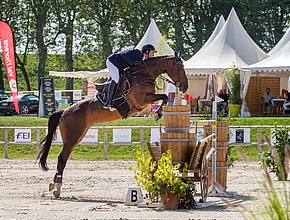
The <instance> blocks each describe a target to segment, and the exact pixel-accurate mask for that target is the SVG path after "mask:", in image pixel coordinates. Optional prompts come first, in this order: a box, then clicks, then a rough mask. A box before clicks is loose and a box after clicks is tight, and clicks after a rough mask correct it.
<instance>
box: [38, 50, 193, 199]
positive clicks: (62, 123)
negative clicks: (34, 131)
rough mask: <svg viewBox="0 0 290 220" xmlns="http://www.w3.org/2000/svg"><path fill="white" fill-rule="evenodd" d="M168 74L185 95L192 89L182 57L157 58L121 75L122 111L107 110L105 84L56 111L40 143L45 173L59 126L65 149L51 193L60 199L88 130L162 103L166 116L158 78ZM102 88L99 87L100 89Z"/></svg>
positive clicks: (118, 98) (117, 104)
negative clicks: (69, 165) (67, 171)
mask: <svg viewBox="0 0 290 220" xmlns="http://www.w3.org/2000/svg"><path fill="white" fill-rule="evenodd" d="M162 73H167V75H168V76H169V77H170V78H171V80H172V81H170V80H169V81H170V82H171V83H173V84H174V85H176V86H177V87H178V88H179V90H180V91H181V92H183V93H185V92H186V91H187V89H188V79H187V77H186V74H185V70H184V67H183V63H182V60H181V58H180V55H179V54H176V53H175V56H160V57H153V58H149V59H146V60H144V61H142V63H141V65H140V64H138V65H134V66H132V67H130V68H129V69H126V70H124V73H123V74H120V75H121V76H120V83H119V85H118V87H119V88H118V90H117V91H116V92H115V93H116V95H115V96H116V97H115V98H114V105H115V107H117V109H118V110H116V111H110V110H109V109H104V108H103V104H104V101H105V94H106V92H105V87H106V86H105V85H102V86H101V89H100V88H99V89H98V90H102V92H98V93H97V96H96V97H95V98H93V99H86V100H82V101H79V102H77V103H75V104H74V105H72V106H70V107H68V108H67V109H64V110H60V111H55V112H54V113H52V114H51V115H50V117H49V120H48V133H47V135H46V137H45V138H44V139H43V140H42V141H41V142H40V144H39V149H40V151H39V154H38V156H37V160H38V164H39V166H40V167H41V168H42V170H44V171H47V170H49V168H48V166H47V157H48V153H49V150H50V147H51V143H52V140H53V135H54V133H55V131H56V129H57V126H59V129H60V133H61V137H62V141H63V148H62V151H61V152H60V154H59V156H58V162H57V172H56V174H55V176H54V178H53V183H50V184H49V190H50V191H52V190H53V189H55V190H54V192H53V194H54V196H55V197H56V198H58V197H59V196H60V190H61V185H62V178H63V171H64V168H65V166H66V163H67V160H68V158H69V156H70V155H71V153H72V151H73V149H74V148H75V147H76V145H77V144H78V143H80V142H81V140H82V139H83V137H84V136H85V134H86V132H87V130H88V129H89V128H90V127H91V126H92V125H94V124H98V123H104V122H109V121H114V120H119V119H122V118H123V119H124V118H125V119H126V118H128V117H130V116H132V115H134V114H136V113H137V112H140V111H141V110H142V109H144V108H145V107H146V106H147V105H149V104H151V103H154V102H156V101H158V100H162V104H161V105H160V107H159V109H158V110H157V112H156V113H155V114H157V116H155V118H156V120H158V119H159V118H160V117H162V106H163V105H166V104H167V102H168V97H167V95H166V94H155V87H156V85H155V84H156V82H155V80H156V79H157V77H162V76H160V75H161V74H162ZM96 87H98V86H96Z"/></svg>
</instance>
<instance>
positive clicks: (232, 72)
mask: <svg viewBox="0 0 290 220" xmlns="http://www.w3.org/2000/svg"><path fill="white" fill-rule="evenodd" d="M225 76H226V79H227V82H228V84H229V86H230V87H231V95H230V98H229V109H230V116H231V117H238V114H239V112H240V108H241V105H242V98H241V80H240V75H239V74H238V73H237V67H236V66H233V68H230V69H225Z"/></svg>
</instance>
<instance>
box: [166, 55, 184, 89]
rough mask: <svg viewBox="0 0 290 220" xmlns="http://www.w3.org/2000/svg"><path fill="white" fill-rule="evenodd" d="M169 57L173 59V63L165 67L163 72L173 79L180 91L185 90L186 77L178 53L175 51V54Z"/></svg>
mask: <svg viewBox="0 0 290 220" xmlns="http://www.w3.org/2000/svg"><path fill="white" fill-rule="evenodd" d="M171 59H172V60H173V64H172V65H171V66H170V67H169V68H167V69H166V70H165V72H166V73H167V74H168V76H169V77H170V78H171V79H172V80H173V81H174V83H175V86H176V87H178V88H179V90H180V91H181V92H186V91H187V89H188V79H187V77H186V73H185V70H184V68H183V62H182V60H181V58H180V53H176V52H175V56H174V57H173V58H171Z"/></svg>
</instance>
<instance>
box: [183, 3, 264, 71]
mask: <svg viewBox="0 0 290 220" xmlns="http://www.w3.org/2000/svg"><path fill="white" fill-rule="evenodd" d="M267 57H268V55H267V54H266V53H265V52H264V51H263V50H262V49H261V48H260V47H259V46H258V45H257V44H256V43H255V42H254V41H253V40H252V39H251V37H250V36H249V35H248V33H247V32H246V30H245V29H244V28H243V26H242V24H241V22H240V20H239V18H238V16H237V14H236V12H235V10H234V8H232V10H231V12H230V14H229V16H228V18H227V20H226V22H225V24H224V25H223V26H222V29H221V30H220V31H219V32H218V34H217V35H216V37H215V38H214V39H213V40H212V41H211V42H210V43H209V44H208V45H206V46H205V47H202V48H201V50H200V51H198V52H197V53H196V54H195V55H194V56H193V57H191V58H190V59H189V60H187V61H186V62H185V63H184V66H185V70H186V72H187V74H188V75H196V74H200V73H210V72H212V73H213V72H223V70H224V69H225V68H230V67H232V66H233V65H236V66H237V67H241V66H247V65H251V64H253V63H256V62H259V61H261V60H263V59H265V58H267Z"/></svg>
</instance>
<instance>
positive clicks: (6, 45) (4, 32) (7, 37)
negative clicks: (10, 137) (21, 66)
mask: <svg viewBox="0 0 290 220" xmlns="http://www.w3.org/2000/svg"><path fill="white" fill-rule="evenodd" d="M0 40H1V45H2V54H3V59H4V66H5V69H6V75H7V78H8V83H9V86H10V90H11V94H12V97H13V100H14V104H15V111H16V112H18V113H19V105H18V97H17V96H18V89H17V78H16V65H15V64H16V62H15V53H14V42H13V34H12V30H11V28H10V26H9V25H8V24H7V23H5V22H4V21H1V20H0Z"/></svg>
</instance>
